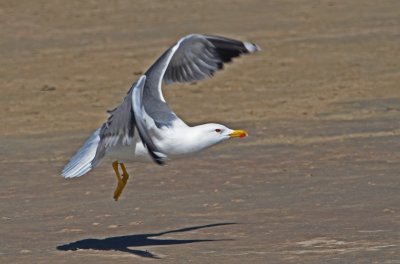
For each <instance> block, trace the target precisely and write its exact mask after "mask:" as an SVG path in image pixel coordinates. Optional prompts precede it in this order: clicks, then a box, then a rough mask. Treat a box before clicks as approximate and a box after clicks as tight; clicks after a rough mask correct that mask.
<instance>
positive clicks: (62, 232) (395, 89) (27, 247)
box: [0, 0, 400, 264]
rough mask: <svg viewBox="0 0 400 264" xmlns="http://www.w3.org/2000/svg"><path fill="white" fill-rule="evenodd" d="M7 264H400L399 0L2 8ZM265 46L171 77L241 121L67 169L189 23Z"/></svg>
mask: <svg viewBox="0 0 400 264" xmlns="http://www.w3.org/2000/svg"><path fill="white" fill-rule="evenodd" d="M0 24H1V27H0V36H1V38H0V63H1V67H0V92H1V96H0V116H1V119H0V120H1V126H0V171H1V176H0V262H1V263H142V262H146V261H147V262H149V263H151V262H153V263H202V264H204V263H230V264H231V263H254V264H255V263H318V264H320V263H380V264H381V263H400V246H399V245H400V179H399V172H400V163H399V159H400V152H399V149H400V86H399V85H400V84H399V83H400V62H399V58H400V45H399V43H400V2H399V1H373V0H354V1H333V0H331V1H308V0H307V1H306V0H300V1H297V0H296V1H294V0H293V1H261V0H260V1H255V0H254V1H234V0H231V1H228V0H219V1H168V2H167V1H2V2H1V3H0ZM194 32H198V33H208V34H220V35H224V36H228V37H233V38H238V39H242V40H249V41H252V42H255V43H257V44H258V45H259V46H260V47H261V48H262V52H259V53H257V54H254V55H252V56H246V57H242V58H240V59H237V60H235V63H233V64H230V65H228V66H227V67H226V70H225V71H223V72H220V73H218V74H217V75H216V76H215V78H213V79H211V80H207V81H204V82H199V83H195V84H190V85H172V86H168V87H165V89H164V93H165V97H166V98H167V100H168V102H169V104H170V105H171V106H172V108H173V109H174V111H175V112H176V113H177V114H178V115H179V116H181V117H182V118H183V119H184V120H186V121H187V122H188V123H189V124H200V123H203V122H220V123H224V124H226V125H228V126H230V127H233V128H242V129H246V130H248V131H249V133H250V135H251V136H250V137H249V138H246V139H244V140H231V141H229V142H226V143H224V144H222V145H219V146H217V147H214V148H212V149H210V150H209V151H207V152H204V153H203V154H201V155H199V156H196V157H193V158H190V159H186V160H178V161H172V162H170V163H169V164H168V166H166V167H158V166H156V165H155V164H153V163H149V164H127V166H128V170H129V171H130V173H131V176H132V179H131V181H130V182H129V183H128V186H127V188H126V190H125V191H124V193H123V195H122V197H121V199H120V201H118V202H114V200H113V199H112V193H113V190H114V187H115V184H116V182H115V176H114V175H113V171H112V168H111V161H110V160H108V161H105V162H103V163H102V165H101V166H100V167H98V168H97V169H96V170H94V171H92V172H91V173H90V174H88V175H86V176H85V177H82V178H79V179H75V180H65V179H63V178H62V177H60V176H59V173H60V171H61V169H62V167H63V165H64V164H65V163H66V162H67V161H68V159H69V158H70V157H71V155H72V154H73V153H74V151H75V150H76V149H77V148H78V147H79V146H80V145H81V144H82V143H83V142H84V140H85V139H86V138H87V137H88V135H89V134H90V133H91V132H92V131H93V130H95V129H96V128H97V127H98V126H100V125H101V124H102V122H103V121H104V120H105V118H106V117H107V114H106V112H105V111H106V110H107V109H111V108H113V107H114V106H115V105H117V104H118V103H119V102H120V101H121V100H122V97H123V96H124V95H125V93H126V91H127V90H128V89H129V87H130V85H131V83H132V82H133V81H135V79H136V78H137V77H138V75H140V74H141V73H142V72H143V71H145V70H146V68H147V67H148V66H149V65H150V64H151V63H152V62H153V61H154V60H155V59H156V58H157V57H158V56H159V55H160V54H161V53H162V52H163V51H164V50H165V49H166V48H168V47H169V46H170V45H171V44H173V43H174V42H175V41H176V40H177V39H179V38H180V37H182V36H184V35H185V34H188V33H194Z"/></svg>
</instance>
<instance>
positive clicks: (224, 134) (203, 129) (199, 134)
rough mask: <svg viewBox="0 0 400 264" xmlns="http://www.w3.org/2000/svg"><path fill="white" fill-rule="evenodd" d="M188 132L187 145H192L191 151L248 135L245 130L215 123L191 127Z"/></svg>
mask: <svg viewBox="0 0 400 264" xmlns="http://www.w3.org/2000/svg"><path fill="white" fill-rule="evenodd" d="M188 133H189V135H187V139H188V140H189V142H187V144H188V145H187V146H188V147H189V146H190V150H191V151H190V152H196V151H200V150H203V149H205V148H208V147H211V146H213V145H215V144H218V143H220V142H222V141H225V140H227V139H230V138H243V137H247V135H248V134H247V132H246V131H244V130H233V129H230V128H227V127H226V126H224V125H221V124H213V123H209V124H204V125H199V126H195V127H191V128H190V129H189V131H188Z"/></svg>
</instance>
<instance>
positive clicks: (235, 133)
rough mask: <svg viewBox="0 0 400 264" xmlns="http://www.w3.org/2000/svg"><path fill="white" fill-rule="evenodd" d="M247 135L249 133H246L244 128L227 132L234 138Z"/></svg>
mask: <svg viewBox="0 0 400 264" xmlns="http://www.w3.org/2000/svg"><path fill="white" fill-rule="evenodd" d="M248 135H249V134H247V132H246V131H244V130H233V132H232V133H230V134H229V136H230V137H231V138H235V137H239V138H243V137H247V136H248Z"/></svg>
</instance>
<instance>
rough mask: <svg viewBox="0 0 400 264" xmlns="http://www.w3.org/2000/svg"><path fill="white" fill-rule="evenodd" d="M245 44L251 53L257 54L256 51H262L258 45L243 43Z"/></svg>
mask: <svg viewBox="0 0 400 264" xmlns="http://www.w3.org/2000/svg"><path fill="white" fill-rule="evenodd" d="M243 44H244V46H245V48H246V49H247V50H248V51H249V52H250V53H253V52H256V51H260V50H261V48H260V47H259V46H258V45H256V44H253V43H250V42H247V41H245V42H243Z"/></svg>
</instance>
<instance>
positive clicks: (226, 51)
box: [163, 34, 259, 83]
mask: <svg viewBox="0 0 400 264" xmlns="http://www.w3.org/2000/svg"><path fill="white" fill-rule="evenodd" d="M177 45H179V47H178V48H177V49H176V51H175V53H174V54H173V56H172V58H171V61H170V62H169V65H168V67H167V69H166V71H165V74H164V77H163V81H164V82H165V83H171V82H193V81H199V80H202V79H204V78H206V77H211V76H213V75H214V73H215V72H216V71H217V70H220V69H223V64H224V63H227V62H230V61H232V58H235V57H238V56H240V55H241V54H246V53H252V52H255V51H257V50H259V48H258V46H257V45H255V44H252V43H249V42H241V41H238V40H234V39H229V38H224V37H219V36H209V35H199V34H193V35H189V36H187V37H184V38H183V39H181V40H180V41H179V42H178V44H177Z"/></svg>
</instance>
